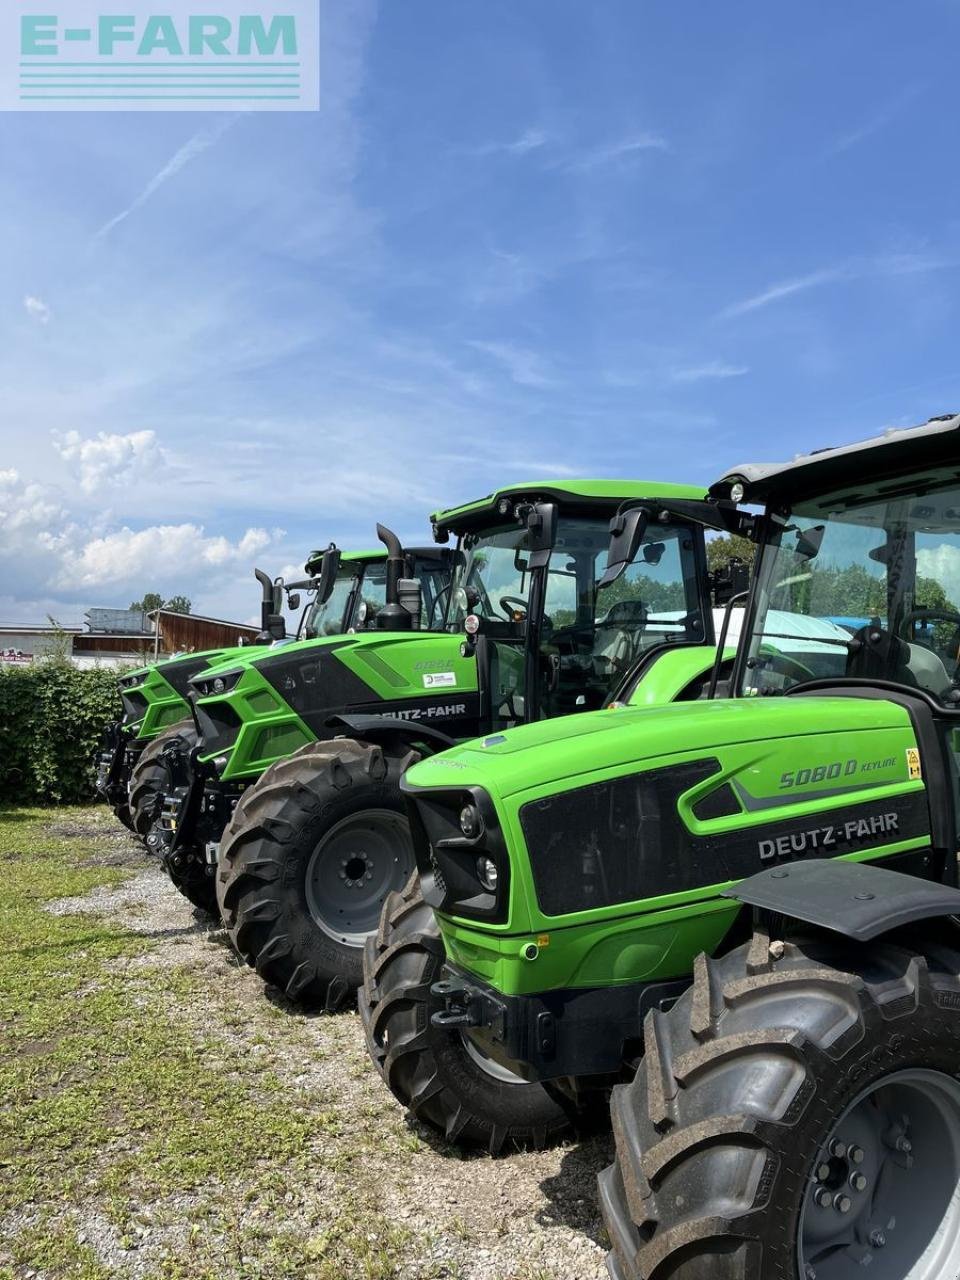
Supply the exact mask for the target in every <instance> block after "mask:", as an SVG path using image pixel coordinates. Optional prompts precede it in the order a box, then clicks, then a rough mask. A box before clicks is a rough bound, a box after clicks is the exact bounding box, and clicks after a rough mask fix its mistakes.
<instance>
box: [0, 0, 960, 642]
mask: <svg viewBox="0 0 960 1280" xmlns="http://www.w3.org/2000/svg"><path fill="white" fill-rule="evenodd" d="M321 43H322V51H321V100H322V109H321V111H320V113H319V114H314V115H292V114H291V115H256V114H254V115H238V116H222V115H185V114H179V113H178V114H169V115H166V114H150V115H145V114H83V115H67V114H55V115H17V114H6V115H2V116H0V159H2V164H0V286H2V287H0V387H2V401H0V415H2V416H0V440H2V446H3V447H2V453H0V622H9V621H40V620H42V619H43V617H44V615H45V614H47V613H53V614H54V615H55V616H57V617H58V618H60V620H61V621H64V622H70V621H73V620H75V619H77V618H79V616H80V615H81V613H82V611H83V609H84V608H85V607H87V606H89V605H91V604H98V605H108V604H113V605H126V604H127V603H129V601H130V599H131V598H133V596H135V595H139V594H141V593H142V591H143V590H145V589H152V588H156V589H159V590H161V591H165V592H169V593H172V592H174V591H185V592H186V593H187V594H189V595H190V596H191V597H192V598H193V600H194V606H195V608H196V609H197V610H198V611H202V612H207V613H213V614H216V615H219V616H228V617H236V618H245V617H248V616H250V615H251V614H253V613H254V612H255V607H254V606H255V599H256V593H255V584H254V582H253V579H252V576H251V574H250V571H251V569H252V566H253V563H254V562H257V563H259V564H261V565H262V566H263V567H265V568H268V569H270V570H272V571H274V572H276V571H278V570H280V569H281V568H291V567H293V566H294V565H296V564H298V563H301V564H302V560H303V558H304V554H305V553H306V551H307V550H308V549H309V548H311V547H312V546H315V545H318V544H324V543H326V542H327V541H329V540H330V539H331V538H334V539H336V540H337V541H338V542H339V543H340V544H341V545H343V546H346V547H349V546H358V545H366V544H368V543H369V542H370V541H371V535H372V529H373V524H374V521H375V519H381V520H385V521H386V522H387V523H390V524H392V525H393V526H394V527H396V528H397V530H398V531H399V532H400V533H401V534H402V535H403V536H405V537H408V538H413V537H422V536H424V534H425V530H426V521H425V515H426V513H427V512H428V511H429V510H430V509H431V508H433V507H435V506H438V505H445V504H448V503H453V502H456V501H461V500H466V499H468V498H471V497H476V496H479V495H480V494H482V493H485V492H488V491H489V490H490V489H491V488H492V487H493V486H495V485H496V484H498V483H501V482H510V481H514V480H518V479H524V478H535V477H541V476H558V477H562V476H572V475H613V476H631V477H644V476H648V477H653V478H662V479H677V480H692V481H703V482H704V483H705V484H706V483H708V482H709V481H710V480H712V479H715V478H716V477H717V476H718V475H719V474H720V473H721V472H722V471H723V469H724V468H725V467H726V466H728V465H730V464H733V463H735V462H740V461H744V460H753V459H761V458H778V457H783V456H791V455H792V454H794V453H795V452H797V451H799V450H804V449H807V448H816V447H819V446H822V445H827V444H838V443H843V442H845V441H849V440H852V439H855V438H857V437H859V436H864V435H867V434H871V433H873V432H874V431H875V430H877V429H878V428H880V427H883V426H888V425H906V424H908V423H913V422H917V421H921V420H923V419H924V418H926V417H927V416H929V415H931V414H935V413H940V412H944V411H948V410H951V409H956V408H958V407H960V359H958V354H957V350H958V343H957V333H958V330H960V314H958V312H960V306H958V303H960V292H958V286H960V201H958V198H957V197H958V194H960V173H958V170H957V165H956V155H957V134H958V108H957V105H956V95H955V90H954V88H953V85H952V67H953V65H954V62H955V59H956V54H957V51H958V50H960V3H957V0H918V2H917V3H915V4H911V5H905V4H903V3H902V2H901V0H896V2H894V0H880V2H878V0H870V2H868V0H847V2H846V3H844V4H843V5H838V4H836V3H835V2H834V3H825V2H812V3H810V2H808V3H806V4H803V5H800V4H793V5H790V6H787V5H772V4H770V3H769V0H767V2H765V3H759V2H754V0H744V2H743V3H740V4H738V5H736V6H728V5H717V4H716V3H708V2H707V0H693V2H691V3H687V4H683V5H679V4H669V5H668V4H655V3H652V2H646V0H603V3H589V2H588V0H523V3H517V0H483V2H482V3H481V2H480V0H458V2H457V3H450V0H381V3H379V4H376V3H374V2H373V0H322V3H321Z"/></svg>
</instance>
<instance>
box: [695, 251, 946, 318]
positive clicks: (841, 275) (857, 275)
mask: <svg viewBox="0 0 960 1280" xmlns="http://www.w3.org/2000/svg"><path fill="white" fill-rule="evenodd" d="M958 266H960V259H956V258H951V257H945V256H943V255H941V254H934V253H928V252H925V251H920V252H917V251H913V250H907V251H901V250H895V251H892V252H887V253H879V254H876V255H874V256H873V257H870V258H852V259H850V260H849V261H847V262H842V263H838V264H837V265H836V266H833V267H823V268H821V269H820V270H819V271H811V272H808V274H806V275H802V276H794V277H792V278H791V279H789V280H780V281H777V282H776V283H775V284H771V285H769V286H768V287H767V288H766V289H763V290H761V291H760V293H755V294H753V295H752V296H751V297H749V298H744V299H743V301H742V302H735V303H733V304H732V305H731V306H729V307H724V308H723V310H722V311H721V312H720V313H719V319H721V320H730V319H733V318H734V317H735V316H742V315H746V314H747V313H748V312H750V311H759V310H760V309H761V308H762V307H768V306H769V305H770V304H771V303H773V302H780V301H781V300H782V299H783V298H790V297H792V296H793V295H794V294H797V293H805V292H806V291H807V290H808V289H818V288H820V287H821V286H823V285H827V284H836V283H837V282H838V281H846V282H849V281H854V280H868V279H891V278H895V277H897V276H914V275H927V274H929V273H930V272H934V271H950V270H954V269H955V268H956V267H958Z"/></svg>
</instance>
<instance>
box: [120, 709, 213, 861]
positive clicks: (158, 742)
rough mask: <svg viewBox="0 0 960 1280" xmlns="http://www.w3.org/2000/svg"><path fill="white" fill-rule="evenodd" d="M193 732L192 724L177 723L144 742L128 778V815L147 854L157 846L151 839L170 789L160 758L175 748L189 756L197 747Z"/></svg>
mask: <svg viewBox="0 0 960 1280" xmlns="http://www.w3.org/2000/svg"><path fill="white" fill-rule="evenodd" d="M197 738H198V734H197V729H196V725H195V724H194V723H193V721H192V720H180V721H178V722H177V724H174V725H171V726H170V728H169V729H165V730H164V731H163V733H160V734H157V736H156V737H155V738H154V739H152V741H150V742H148V743H147V745H146V746H145V747H144V749H143V750H142V751H141V752H140V758H139V759H138V760H137V763H136V764H135V765H134V767H133V773H132V774H131V776H130V813H131V817H132V819H133V830H134V831H136V833H137V835H138V836H140V838H141V839H142V840H143V841H144V843H145V844H146V846H147V848H148V849H149V850H150V852H151V853H156V852H157V848H158V845H157V843H156V840H155V839H154V841H153V843H151V835H155V832H156V830H157V825H158V823H159V821H160V810H161V809H162V808H163V797H164V794H165V792H166V791H167V789H168V788H169V786H170V772H169V770H168V768H167V765H166V762H165V761H164V758H163V753H164V750H165V749H166V748H167V747H169V746H175V747H176V748H177V749H178V750H179V751H182V752H184V753H185V754H189V753H190V752H191V751H192V750H193V748H194V747H195V746H196V745H197Z"/></svg>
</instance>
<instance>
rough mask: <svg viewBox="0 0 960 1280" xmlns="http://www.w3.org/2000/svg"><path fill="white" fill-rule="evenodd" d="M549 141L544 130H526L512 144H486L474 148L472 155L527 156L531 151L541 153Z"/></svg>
mask: <svg viewBox="0 0 960 1280" xmlns="http://www.w3.org/2000/svg"><path fill="white" fill-rule="evenodd" d="M549 141H550V137H549V134H547V133H545V132H544V130H543V129H525V130H524V131H523V133H521V134H520V136H519V137H517V138H514V139H513V140H512V141H511V142H484V143H482V144H481V145H480V146H479V147H474V148H472V149H471V151H470V155H474V156H495V155H506V156H525V155H528V154H529V153H530V152H531V151H539V150H540V148H541V147H545V146H546V145H547V143H548V142H549Z"/></svg>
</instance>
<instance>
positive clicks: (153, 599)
mask: <svg viewBox="0 0 960 1280" xmlns="http://www.w3.org/2000/svg"><path fill="white" fill-rule="evenodd" d="M130 608H131V609H139V610H141V612H143V613H149V612H150V611H151V610H152V609H162V608H163V596H161V595H158V594H157V593H156V591H148V592H147V593H146V595H145V596H144V597H143V599H142V600H134V601H133V602H132V603H131V605H130Z"/></svg>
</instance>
